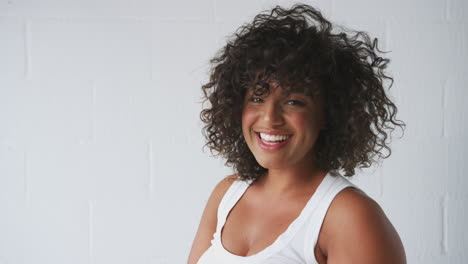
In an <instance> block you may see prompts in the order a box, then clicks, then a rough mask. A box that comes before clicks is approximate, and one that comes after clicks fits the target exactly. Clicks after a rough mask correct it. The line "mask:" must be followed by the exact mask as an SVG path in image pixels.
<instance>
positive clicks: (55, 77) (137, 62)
mask: <svg viewBox="0 0 468 264" xmlns="http://www.w3.org/2000/svg"><path fill="white" fill-rule="evenodd" d="M291 3H293V2H291V1H265V0H264V1H260V0H257V1H252V0H238V1H219V0H199V1H188V0H187V1H182V2H181V1H178V2H170V1H164V2H162V1H149V0H132V1H130V0H117V1H115V0H114V1H110V0H98V1H91V0H83V1H78V0H75V1H72V0H66V1H58V0H44V1H33V0H0V263H1V264H19V263H25V264H30V263H31V264H32V263H34V264H38V263H44V264H46V263H47V264H55V263H57V264H59V263H60V264H62V263H68V264H73V263H77V264H78V263H80V264H82V263H113V264H120V263H145V264H148V263H149V264H160V263H185V262H186V259H187V256H188V253H189V250H190V246H191V243H192V239H193V237H194V235H195V231H196V228H197V226H198V223H199V219H200V216H201V213H202V210H203V208H204V206H205V202H206V200H207V198H208V195H209V193H210V191H211V190H212V188H213V187H214V185H215V184H216V182H218V181H219V180H220V179H221V178H222V177H224V176H225V175H227V174H230V173H231V170H230V168H226V167H224V165H223V160H221V159H216V158H212V157H210V153H209V151H208V150H207V149H205V152H203V151H202V146H203V143H204V142H203V138H202V135H201V126H202V124H201V121H199V112H200V110H201V107H202V106H201V104H200V103H199V102H200V98H201V90H200V84H201V83H203V82H204V81H206V80H207V70H208V60H209V59H210V58H211V57H212V56H213V55H214V54H215V52H216V50H217V49H218V48H220V47H221V45H222V44H223V43H224V41H225V39H226V37H227V36H228V35H229V34H231V33H232V32H233V31H234V30H235V29H236V28H237V27H238V26H240V25H241V24H242V23H244V22H247V21H249V20H250V19H251V18H252V16H253V15H255V14H256V13H257V12H259V11H260V10H264V9H267V8H270V7H272V6H273V5H275V4H284V5H287V6H289V5H290V4H291ZM307 3H309V4H311V5H314V6H316V7H318V8H319V9H321V10H322V11H323V13H324V14H325V15H326V16H327V17H328V18H330V19H331V20H332V21H333V22H335V23H338V24H341V25H344V26H347V27H349V28H355V29H360V30H366V31H368V32H370V33H371V35H372V36H375V37H378V38H379V39H380V43H381V45H382V48H383V49H384V50H390V51H391V53H389V57H390V58H391V59H392V62H391V65H390V69H389V72H390V73H391V75H392V76H393V77H394V78H395V83H394V86H393V87H392V89H391V96H392V98H394V100H395V102H396V104H397V105H398V107H399V112H398V115H399V118H401V119H402V120H404V121H405V122H406V123H407V129H406V132H405V136H404V137H403V138H402V139H398V138H395V139H394V140H393V143H392V156H390V158H388V159H387V160H384V161H383V163H382V164H381V165H380V166H374V167H372V168H370V169H367V170H363V171H360V172H359V175H358V176H357V177H356V178H355V179H354V182H355V183H356V184H358V185H359V186H361V188H363V189H364V190H365V191H366V192H367V193H368V194H369V195H370V196H372V197H373V198H374V199H375V200H377V201H378V202H379V203H380V204H381V206H382V207H383V209H384V210H385V212H386V213H387V215H388V217H389V218H390V220H391V221H392V222H393V224H394V225H395V227H396V229H397V230H398V232H399V234H400V236H401V238H402V240H403V243H404V246H405V248H406V252H407V257H408V263H425V264H435V263H468V254H467V251H466V249H467V248H468V231H467V230H468V229H467V228H466V227H465V226H464V224H463V223H466V222H468V212H467V205H466V204H467V203H468V192H467V188H468V179H467V177H466V175H465V174H466V171H467V169H468V167H467V164H468V158H467V156H468V150H467V149H468V137H467V135H466V134H465V133H466V131H467V125H468V111H467V106H466V102H465V101H466V100H468V87H467V83H468V71H467V66H466V65H467V63H466V62H467V61H468V48H467V45H468V31H467V29H468V20H467V18H466V17H467V14H468V2H467V1H463V0H424V1H423V0H411V1H407V0H405V1H403V0H394V1H383V0H373V1H372V0H356V1H346V0H331V1H325V0H321V1H308V2H307Z"/></svg>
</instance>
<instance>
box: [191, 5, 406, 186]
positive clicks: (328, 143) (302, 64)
mask: <svg viewBox="0 0 468 264" xmlns="http://www.w3.org/2000/svg"><path fill="white" fill-rule="evenodd" d="M335 28H336V26H335ZM335 28H334V27H333V26H332V24H331V23H330V22H329V21H328V20H326V19H325V18H324V17H323V16H322V14H321V13H320V11H318V10H317V9H315V8H313V7H310V6H308V5H304V4H298V5H294V6H293V7H291V8H290V9H285V8H282V7H280V6H276V7H275V8H273V9H272V10H271V11H264V12H262V13H260V14H258V15H257V16H255V18H254V20H253V22H252V23H250V24H244V25H243V26H241V27H240V28H239V29H238V30H237V31H236V32H235V34H234V36H233V37H232V39H231V40H229V41H228V42H227V45H226V46H224V47H223V48H222V49H221V50H220V51H219V52H218V53H217V54H216V55H215V57H214V58H212V59H211V60H210V63H211V65H212V67H211V72H210V79H209V82H208V83H206V84H204V85H203V86H202V91H203V94H204V97H203V99H204V100H203V102H205V101H206V100H209V102H210V104H211V107H210V108H204V109H203V110H202V111H201V113H200V119H201V120H202V121H203V122H204V123H205V126H204V128H203V135H204V137H205V138H206V140H207V143H206V144H205V145H204V147H206V146H208V147H209V148H210V151H211V153H212V154H213V151H215V152H216V153H215V154H214V155H216V156H222V157H223V158H225V159H226V160H227V161H226V163H225V165H226V166H230V167H233V169H234V171H235V172H236V173H237V174H238V175H239V177H240V178H241V179H242V180H255V179H257V178H258V177H259V176H261V175H262V174H264V173H265V172H266V171H267V169H266V168H263V167H262V166H260V165H259V164H258V162H257V161H256V159H255V157H254V156H253V154H252V152H251V151H250V149H249V148H248V146H247V143H246V142H245V139H244V137H243V135H242V119H241V118H242V109H243V101H244V96H245V95H246V92H247V91H248V90H249V89H252V90H253V91H254V93H255V94H256V95H262V94H264V93H269V85H268V80H275V81H276V82H278V83H279V84H280V86H281V87H287V89H286V90H285V91H288V92H287V93H289V92H290V91H291V90H294V91H301V92H303V93H305V94H307V95H308V96H310V97H312V98H313V97H314V96H315V95H317V94H321V95H323V96H324V97H323V98H324V103H325V115H326V120H327V128H326V129H325V130H322V131H321V132H320V135H319V137H318V138H317V141H316V143H315V149H316V153H315V154H316V161H317V166H319V167H320V168H324V169H326V170H329V171H331V172H332V173H338V170H341V169H342V170H344V175H345V176H353V175H354V174H355V168H356V167H361V168H368V167H370V166H371V165H372V163H373V162H376V161H377V160H376V159H375V158H376V156H377V157H378V158H387V157H389V156H390V154H391V150H390V148H389V147H388V143H387V142H386V140H387V138H389V135H388V134H387V132H386V131H385V130H386V129H390V130H391V131H392V132H393V130H394V129H395V127H396V126H398V127H400V128H401V129H402V130H404V127H405V126H406V125H405V123H403V122H402V121H401V120H397V119H396V118H395V115H396V113H397V107H396V106H395V104H394V103H392V101H391V100H390V99H389V98H388V97H387V95H386V94H385V88H384V86H388V89H390V87H391V86H392V84H393V78H391V77H389V76H388V75H386V74H385V73H384V70H385V69H386V68H387V64H388V63H389V59H387V58H383V57H381V56H380V55H379V54H382V53H383V52H382V51H381V50H379V49H378V47H377V39H376V38H375V39H373V41H371V39H370V37H369V35H368V34H367V33H365V32H362V31H348V30H344V29H342V28H340V29H341V30H340V32H336V33H335V32H332V30H334V29H335ZM383 148H385V149H386V150H388V155H387V156H384V155H383V154H382V152H381V151H382V149H383Z"/></svg>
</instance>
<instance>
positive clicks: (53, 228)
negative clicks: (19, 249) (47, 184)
mask: <svg viewBox="0 0 468 264" xmlns="http://www.w3.org/2000/svg"><path fill="white" fill-rule="evenodd" d="M88 223H89V220H88V207H87V203H86V202H84V201H76V202H71V201H63V200H55V201H52V200H49V201H37V200H34V201H31V202H30V204H29V205H28V206H27V219H26V228H25V231H26V236H25V240H24V241H22V242H23V243H24V259H25V261H24V262H25V263H51V264H59V263H76V264H78V263H88V262H89V226H88Z"/></svg>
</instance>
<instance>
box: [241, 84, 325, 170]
mask: <svg viewBox="0 0 468 264" xmlns="http://www.w3.org/2000/svg"><path fill="white" fill-rule="evenodd" d="M269 84H270V93H269V94H268V95H262V96H261V97H260V96H255V95H254V94H253V91H248V92H247V94H246V96H245V98H244V107H243V112H242V132H243V135H244V138H245V141H246V143H247V145H248V146H249V148H250V151H252V153H253V155H254V156H255V159H256V160H257V162H258V163H259V164H260V165H261V166H262V167H264V168H267V169H278V168H287V167H290V166H293V165H296V164H298V163H299V162H301V161H302V162H307V161H309V159H311V158H312V157H313V156H312V154H313V151H314V150H313V147H314V145H315V142H316V140H317V137H318V135H319V132H320V130H321V129H322V128H324V127H325V118H324V112H323V107H322V105H323V103H322V102H321V99H320V98H319V97H315V99H312V98H310V97H308V96H306V95H303V94H300V93H291V94H289V95H287V96H286V95H283V94H282V91H283V90H282V88H281V87H279V86H278V85H276V84H275V83H274V82H270V83H269ZM260 132H263V133H260ZM266 134H270V135H269V136H268V135H266ZM277 135H282V136H277ZM262 136H263V139H261V137H262ZM285 139H286V140H285ZM281 140H285V141H282V142H281V143H277V142H279V141H281Z"/></svg>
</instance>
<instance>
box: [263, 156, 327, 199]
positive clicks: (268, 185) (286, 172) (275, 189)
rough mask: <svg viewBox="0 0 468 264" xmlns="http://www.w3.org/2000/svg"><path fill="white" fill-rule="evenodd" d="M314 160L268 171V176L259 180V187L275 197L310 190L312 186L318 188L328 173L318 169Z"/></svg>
mask: <svg viewBox="0 0 468 264" xmlns="http://www.w3.org/2000/svg"><path fill="white" fill-rule="evenodd" d="M314 161H315V160H314V159H313V158H311V159H304V161H302V162H299V163H298V164H295V165H294V166H290V167H287V168H275V169H268V171H267V172H266V174H264V175H263V176H262V177H260V178H259V180H258V185H259V186H261V187H262V189H263V190H264V191H265V192H266V193H268V194H270V195H273V196H276V195H280V194H281V195H285V194H288V193H297V192H298V191H301V190H304V189H309V188H310V186H318V185H319V184H320V182H321V181H322V180H323V178H324V177H325V175H326V174H327V171H326V170H324V169H321V168H318V167H317V166H316V165H315V164H316V163H315V162H314Z"/></svg>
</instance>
